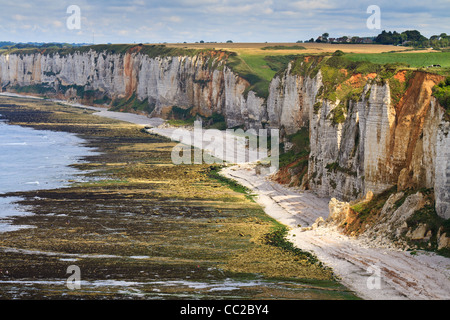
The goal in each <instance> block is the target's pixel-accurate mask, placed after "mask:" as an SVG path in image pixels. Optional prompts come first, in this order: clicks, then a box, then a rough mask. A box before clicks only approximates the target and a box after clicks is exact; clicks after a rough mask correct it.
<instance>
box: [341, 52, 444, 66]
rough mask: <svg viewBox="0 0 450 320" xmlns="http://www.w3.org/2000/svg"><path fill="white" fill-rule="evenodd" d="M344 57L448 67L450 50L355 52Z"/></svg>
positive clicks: (377, 61)
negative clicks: (380, 52)
mask: <svg viewBox="0 0 450 320" xmlns="http://www.w3.org/2000/svg"><path fill="white" fill-rule="evenodd" d="M346 57H347V58H348V59H350V60H353V61H370V62H372V63H378V64H385V63H396V62H401V63H406V64H409V66H410V67H412V68H423V67H427V66H430V65H440V66H441V67H443V68H449V67H450V52H395V53H393V52H389V53H382V54H373V53H368V54H365V53H355V54H347V55H346Z"/></svg>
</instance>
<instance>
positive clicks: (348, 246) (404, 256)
mask: <svg viewBox="0 0 450 320" xmlns="http://www.w3.org/2000/svg"><path fill="white" fill-rule="evenodd" d="M18 96H20V97H24V96H21V95H18ZM56 102H60V103H63V104H67V105H72V104H70V103H67V102H65V101H56ZM72 106H76V107H80V108H86V109H91V110H97V111H99V113H100V114H102V116H104V117H114V119H117V120H122V121H126V122H131V123H134V124H138V125H143V126H145V125H146V124H145V123H142V122H143V121H144V122H145V120H146V119H144V118H143V117H145V116H139V117H138V118H136V117H133V116H132V115H133V114H127V113H120V112H111V111H106V110H99V109H101V108H97V107H91V106H83V105H72ZM93 108H95V109H93ZM102 111H103V112H102ZM94 114H95V115H100V114H98V113H94ZM135 116H136V115H135ZM145 118H147V119H148V122H147V124H148V125H151V122H152V121H151V118H148V117H145ZM134 121H137V122H134ZM157 121H159V123H160V119H159V120H157ZM175 129H176V128H173V129H172V130H165V131H163V130H157V129H156V130H155V129H150V130H147V131H150V132H151V133H156V134H159V135H162V136H165V137H169V138H170V134H171V133H172V132H173V130H175ZM222 174H223V175H224V176H225V177H229V178H231V179H233V180H235V181H237V182H239V183H240V184H242V185H244V186H246V187H248V188H249V189H251V190H252V191H253V192H254V193H256V194H257V197H256V202H257V203H258V204H259V205H260V206H261V207H262V208H263V209H264V211H265V212H266V214H267V215H268V216H270V217H272V218H274V219H276V220H277V221H279V222H281V223H283V224H284V225H286V226H288V227H289V228H290V232H289V240H290V241H291V242H293V243H294V244H295V245H296V246H297V247H299V248H300V249H302V250H307V251H310V252H312V253H314V254H315V255H316V256H317V257H318V259H319V260H320V261H321V262H323V263H324V264H325V265H326V266H328V267H331V268H332V269H333V271H334V272H335V274H336V275H337V276H338V277H339V278H340V282H341V283H342V284H343V285H345V286H346V287H347V288H349V289H351V290H353V291H354V292H356V293H357V294H358V295H359V296H360V297H362V298H364V299H383V300H384V299H393V300H400V299H414V300H415V299H439V300H440V299H450V280H449V279H450V259H449V258H445V257H442V256H438V255H436V254H433V253H428V252H422V251H418V254H417V255H415V256H413V255H411V254H410V253H409V252H405V251H399V250H392V249H385V248H375V247H374V248H371V247H368V246H367V245H366V244H363V243H362V242H361V241H358V240H357V239H352V238H349V237H347V236H344V235H342V234H340V233H339V232H337V231H336V230H334V229H332V228H329V227H317V228H314V229H313V230H309V231H303V230H302V229H301V227H305V226H311V225H312V224H313V223H314V222H315V220H316V219H317V218H318V217H320V216H322V217H323V218H324V219H326V217H327V216H328V201H327V199H326V198H319V197H318V196H316V195H314V194H313V193H312V192H300V191H295V190H294V189H291V188H287V187H285V186H283V185H280V184H277V183H274V182H272V181H269V180H268V179H267V176H265V175H258V174H256V173H255V170H254V169H253V168H252V167H251V166H249V165H237V166H229V167H227V168H225V169H224V170H223V171H222ZM299 224H300V225H301V227H299ZM374 267H376V268H378V270H379V271H380V272H379V274H376V273H374V272H373V270H374ZM371 268H372V269H371ZM374 276H377V279H375V278H374ZM373 280H378V281H379V282H377V283H378V284H379V285H378V286H376V288H373V287H371V286H370V285H369V283H372V282H371V281H373Z"/></svg>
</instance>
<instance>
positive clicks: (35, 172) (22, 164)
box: [0, 116, 93, 232]
mask: <svg viewBox="0 0 450 320" xmlns="http://www.w3.org/2000/svg"><path fill="white" fill-rule="evenodd" d="M0 117H1V116H0ZM82 143H83V140H82V139H80V138H78V137H77V136H75V135H74V134H70V133H66V132H53V131H45V130H34V129H32V128H26V127H21V126H16V125H9V124H7V123H6V122H5V121H4V120H0V194H5V193H8V192H14V191H31V190H37V189H52V188H59V187H64V186H66V185H68V184H69V183H70V182H69V180H77V176H76V175H77V174H79V173H80V172H79V171H78V170H77V169H75V168H71V167H68V166H69V165H70V164H73V163H77V162H79V161H80V159H81V157H83V156H86V155H88V154H92V153H93V152H92V150H91V149H89V148H87V147H84V146H83V145H82ZM18 200H20V198H17V197H0V232H5V231H12V230H16V229H18V228H21V226H12V225H10V224H9V223H8V217H11V216H14V215H17V214H26V212H25V210H26V208H19V207H18V206H17V205H15V204H14V202H16V201H18ZM22 227H25V226H22Z"/></svg>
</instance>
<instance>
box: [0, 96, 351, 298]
mask: <svg viewBox="0 0 450 320" xmlns="http://www.w3.org/2000/svg"><path fill="white" fill-rule="evenodd" d="M3 102H4V105H3V106H2V107H1V110H2V111H3V112H4V116H5V117H7V118H8V119H10V122H11V123H13V124H19V125H22V126H26V127H28V126H29V127H33V128H35V129H44V130H47V129H48V130H53V131H67V132H72V133H75V134H78V135H79V136H80V137H82V138H84V139H87V141H88V145H89V146H91V147H94V148H96V150H98V152H99V154H98V156H93V157H89V158H88V159H85V160H86V161H87V162H86V163H85V164H83V165H80V166H77V168H78V169H81V170H82V171H83V172H84V171H85V170H87V171H90V172H92V173H90V174H89V175H88V176H87V179H88V180H89V181H88V182H86V183H81V184H79V183H75V184H73V185H72V186H70V187H69V188H64V189H55V190H39V191H36V192H26V193H17V194H16V195H23V196H24V199H25V200H24V201H20V203H19V205H21V206H22V205H23V206H30V208H31V209H30V210H31V211H32V212H33V213H34V215H31V216H24V217H20V218H17V219H14V221H13V223H15V224H27V225H32V226H36V228H33V229H29V230H18V231H16V232H9V233H5V234H4V236H2V237H1V239H0V252H1V255H2V259H1V261H2V268H1V270H0V295H1V296H3V297H4V298H8V297H13V298H25V299H26V298H27V297H31V298H36V297H45V298H51V299H53V298H56V299H58V298H61V297H62V298H64V299H66V298H67V299H70V298H82V299H84V298H87V299H92V298H96V299H98V298H100V299H101V298H108V297H112V298H116V299H117V298H118V299H121V298H130V295H133V296H134V295H136V297H138V298H141V299H146V298H152V297H153V298H157V299H165V298H166V297H170V298H174V297H175V298H176V297H178V298H179V299H187V298H189V297H191V298H208V297H209V298H210V299H216V298H218V299H224V298H228V299H233V298H239V297H241V298H243V299H244V298H245V299H248V298H252V299H258V298H259V299H265V298H267V299H271V298H272V297H277V298H278V299H283V298H288V299H296V300H301V299H313V300H322V299H326V300H328V299H333V300H334V299H358V297H357V296H355V294H354V292H352V291H350V290H348V288H345V287H344V286H343V285H342V284H341V283H340V282H338V281H335V279H334V278H333V277H332V274H331V271H329V270H325V269H324V268H322V267H320V266H319V265H316V264H310V263H309V262H308V261H307V260H305V258H304V257H303V256H302V255H297V256H295V255H293V254H291V253H290V252H286V251H284V250H283V249H281V248H279V247H277V246H275V245H272V244H267V243H265V242H264V239H265V238H264V237H265V236H266V235H267V234H268V233H270V231H271V230H272V228H273V227H274V226H278V225H279V224H278V222H276V221H275V220H274V219H272V218H270V217H269V216H267V215H266V213H265V212H264V211H263V210H262V208H261V207H260V206H259V205H258V204H256V203H255V202H253V201H251V200H250V199H248V198H247V197H246V195H245V194H244V193H242V192H236V191H234V190H232V189H230V187H229V186H228V185H227V184H225V183H223V182H222V181H221V180H218V179H217V178H213V177H210V176H209V175H208V171H205V170H207V169H208V168H210V165H185V166H183V165H179V166H176V165H173V164H172V162H171V159H170V150H172V148H173V147H174V146H175V144H176V143H174V142H171V141H169V140H168V139H165V138H162V137H160V136H156V135H149V134H147V133H145V132H143V130H141V126H136V125H133V124H130V123H126V122H122V121H120V122H118V121H116V120H110V119H107V118H106V117H98V116H93V115H94V113H93V112H91V111H89V112H86V111H84V110H82V109H79V108H71V107H69V106H65V105H61V104H56V103H53V102H45V101H43V102H38V103H35V102H34V101H28V100H26V99H22V100H20V99H18V100H14V99H12V98H11V99H6V98H5V99H3ZM13 105H17V108H13V107H11V106H13ZM120 116H122V115H120ZM91 169H92V170H91ZM74 264H75V265H77V266H79V267H80V269H81V273H82V286H83V290H81V291H78V290H75V291H70V290H68V288H65V283H66V280H67V276H64V274H65V270H66V268H67V266H68V265H74ZM6 272H7V273H6ZM280 279H282V281H280ZM109 283H114V284H117V285H114V284H113V285H112V286H108V285H107V284H109ZM121 283H125V285H124V286H122V285H121ZM126 283H128V284H129V285H127V284H126ZM166 283H167V285H166ZM99 284H102V286H101V287H99V286H97V285H99ZM19 294H20V296H19Z"/></svg>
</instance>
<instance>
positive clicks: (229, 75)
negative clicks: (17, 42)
mask: <svg viewBox="0 0 450 320" xmlns="http://www.w3.org/2000/svg"><path fill="white" fill-rule="evenodd" d="M291 68H292V65H289V67H288V69H287V70H286V71H285V72H284V73H283V74H282V75H279V76H276V77H275V78H274V79H273V80H272V82H271V84H270V87H269V96H268V98H267V99H264V98H261V97H258V96H257V95H256V94H255V93H254V92H253V91H249V92H246V91H248V90H247V89H248V87H249V83H248V82H247V81H246V80H244V79H243V78H241V77H239V76H238V75H236V74H235V73H233V72H232V70H231V69H230V68H229V67H227V66H226V64H225V63H224V61H223V60H222V58H221V56H220V54H218V55H202V54H198V55H192V56H161V57H150V56H148V55H145V54H141V53H140V52H139V48H138V47H136V48H135V49H133V50H128V51H127V52H126V53H107V52H97V51H93V50H90V51H88V52H72V53H69V54H64V55H59V54H51V55H50V54H45V53H33V54H11V55H0V77H1V79H0V80H1V84H2V87H4V88H6V89H8V88H13V89H14V88H19V87H27V86H35V87H37V88H38V89H42V90H44V91H45V92H44V93H45V94H46V95H50V96H55V97H57V98H61V99H67V100H74V99H77V100H80V93H82V94H81V96H83V99H90V101H89V100H88V101H87V102H92V101H95V100H98V101H109V102H111V101H113V102H114V101H117V100H120V99H122V100H123V101H127V100H129V101H131V100H132V99H137V100H138V101H141V102H143V103H144V104H146V105H147V106H148V109H147V110H148V111H151V113H152V115H153V116H164V115H166V114H167V113H168V111H169V110H170V108H171V107H172V106H179V107H183V108H192V112H193V113H199V114H201V115H203V116H211V115H212V114H214V113H218V114H221V115H223V116H224V117H225V119H226V122H227V126H228V127H229V128H231V127H235V126H245V127H246V128H261V127H273V128H281V131H282V134H283V135H285V136H287V135H292V134H295V133H296V132H297V131H299V130H300V129H301V128H304V127H308V128H309V132H310V149H311V151H310V154H309V161H308V173H307V175H306V176H305V177H303V180H302V182H303V183H302V184H303V186H305V187H308V188H309V189H311V190H314V191H315V192H317V193H318V194H319V195H322V196H332V197H337V198H339V199H343V200H351V199H356V198H358V197H361V196H363V195H365V194H366V193H367V192H368V191H372V192H374V193H375V194H376V193H380V192H382V191H383V190H386V189H388V188H389V187H391V186H393V185H397V186H398V188H399V189H400V190H402V189H406V188H416V189H417V188H432V189H434V193H435V198H436V210H437V212H438V214H439V215H441V216H442V217H446V218H450V194H449V193H450V163H449V161H448V159H449V158H450V136H449V134H448V133H449V130H450V124H449V122H448V121H446V120H445V119H444V110H443V108H442V107H441V106H440V105H439V104H438V102H437V101H436V100H435V99H434V98H433V97H432V96H431V88H432V87H433V86H434V85H435V84H437V83H438V82H439V81H441V80H442V77H441V76H437V75H432V74H428V73H424V72H416V73H414V75H413V76H412V77H411V79H409V82H408V88H407V90H406V91H405V92H404V93H403V94H402V96H401V98H400V99H399V101H396V102H395V103H394V102H393V101H392V92H391V86H390V85H389V80H387V81H384V82H382V81H372V80H371V79H366V80H367V83H366V84H365V85H364V87H363V89H362V92H360V93H359V96H358V98H357V99H351V100H348V102H343V101H339V100H331V99H326V98H323V96H321V92H322V91H323V87H324V86H325V82H326V81H325V80H324V75H323V73H322V72H321V71H320V70H319V72H318V73H317V74H315V75H314V76H307V75H301V74H298V73H295V72H293V71H292V70H291ZM344 71H345V70H344ZM344 71H342V72H344ZM396 77H397V80H398V81H400V82H402V81H403V82H404V81H406V80H405V79H403V77H402V74H398V75H396ZM358 79H359V78H358V77H356V76H355V78H354V79H353V78H350V79H349V81H350V82H349V83H350V84H352V81H356V80H358ZM35 89H36V88H35ZM82 102H84V101H83V100H82Z"/></svg>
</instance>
